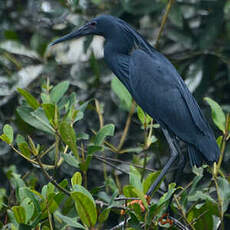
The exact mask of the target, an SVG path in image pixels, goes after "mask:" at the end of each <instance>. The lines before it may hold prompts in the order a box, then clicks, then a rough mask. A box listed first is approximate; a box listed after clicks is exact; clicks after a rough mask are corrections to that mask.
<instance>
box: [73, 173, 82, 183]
mask: <svg viewBox="0 0 230 230" xmlns="http://www.w3.org/2000/svg"><path fill="white" fill-rule="evenodd" d="M81 183H82V176H81V173H80V172H75V173H74V175H73V176H72V178H71V184H72V186H74V185H77V184H79V185H81Z"/></svg>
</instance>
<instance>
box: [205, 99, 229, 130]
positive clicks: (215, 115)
mask: <svg viewBox="0 0 230 230" xmlns="http://www.w3.org/2000/svg"><path fill="white" fill-rule="evenodd" d="M204 100H205V101H207V102H208V104H209V105H210V107H211V110H212V119H213V121H214V123H215V125H216V126H217V127H218V128H219V129H220V130H221V131H222V132H223V133H224V132H225V115H224V112H223V110H222V109H221V107H220V106H219V104H217V103H216V102H215V101H214V100H212V99H211V98H208V97H205V98H204Z"/></svg>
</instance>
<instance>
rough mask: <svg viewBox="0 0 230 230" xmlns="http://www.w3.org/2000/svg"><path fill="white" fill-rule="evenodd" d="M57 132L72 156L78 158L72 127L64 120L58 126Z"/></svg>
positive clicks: (75, 138)
mask: <svg viewBox="0 0 230 230" xmlns="http://www.w3.org/2000/svg"><path fill="white" fill-rule="evenodd" d="M59 132H60V134H61V138H62V140H63V141H64V142H65V144H66V145H68V146H69V147H70V149H71V150H72V152H73V154H74V156H75V157H76V158H77V159H78V160H79V155H78V150H77V145H76V141H77V137H76V134H75V131H74V129H73V127H72V126H71V125H70V124H69V123H67V122H66V121H62V122H61V124H60V126H59Z"/></svg>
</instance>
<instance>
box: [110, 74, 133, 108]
mask: <svg viewBox="0 0 230 230" xmlns="http://www.w3.org/2000/svg"><path fill="white" fill-rule="evenodd" d="M111 88H112V90H113V92H114V93H115V94H116V95H117V96H118V98H119V99H120V106H121V108H122V109H125V110H127V111H129V110H130V108H131V106H132V96H131V95H130V93H129V91H128V90H127V89H126V87H125V86H124V85H123V84H122V83H121V82H120V80H119V79H118V78H117V77H114V78H113V79H112V81H111Z"/></svg>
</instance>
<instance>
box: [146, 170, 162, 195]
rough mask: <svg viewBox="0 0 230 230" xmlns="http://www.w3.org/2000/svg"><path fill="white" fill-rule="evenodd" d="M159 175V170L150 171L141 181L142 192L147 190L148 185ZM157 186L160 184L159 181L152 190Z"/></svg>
mask: <svg viewBox="0 0 230 230" xmlns="http://www.w3.org/2000/svg"><path fill="white" fill-rule="evenodd" d="M159 175H160V171H156V172H153V173H150V174H149V175H148V176H147V178H146V179H145V180H144V181H143V185H142V186H143V191H144V193H147V192H148V190H149V188H150V186H151V185H152V184H153V182H154V181H155V180H156V179H157V177H158V176H159ZM159 186H160V183H159V185H158V186H157V187H156V189H155V190H154V191H156V190H157V189H158V187H159Z"/></svg>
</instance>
